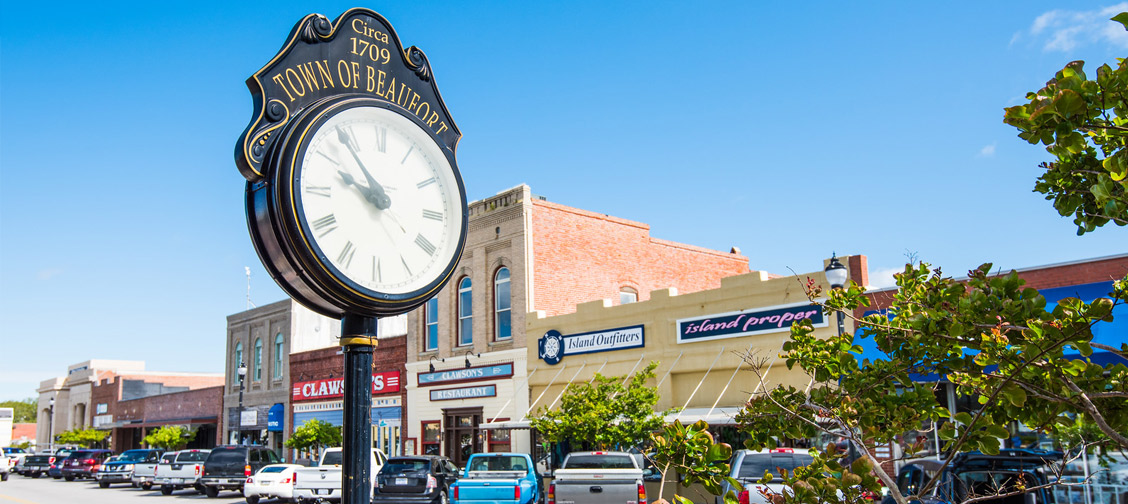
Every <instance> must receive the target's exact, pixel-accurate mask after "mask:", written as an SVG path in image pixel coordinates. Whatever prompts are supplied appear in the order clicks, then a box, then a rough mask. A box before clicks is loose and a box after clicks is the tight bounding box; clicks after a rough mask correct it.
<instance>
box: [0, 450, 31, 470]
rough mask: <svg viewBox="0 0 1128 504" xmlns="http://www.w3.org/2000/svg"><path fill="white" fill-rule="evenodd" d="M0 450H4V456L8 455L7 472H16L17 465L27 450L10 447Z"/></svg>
mask: <svg viewBox="0 0 1128 504" xmlns="http://www.w3.org/2000/svg"><path fill="white" fill-rule="evenodd" d="M2 450H3V451H4V456H5V457H8V472H10V473H18V472H19V469H17V467H18V466H20V465H21V462H23V459H24V457H27V455H28V453H27V450H24V449H23V448H12V447H6V448H2Z"/></svg>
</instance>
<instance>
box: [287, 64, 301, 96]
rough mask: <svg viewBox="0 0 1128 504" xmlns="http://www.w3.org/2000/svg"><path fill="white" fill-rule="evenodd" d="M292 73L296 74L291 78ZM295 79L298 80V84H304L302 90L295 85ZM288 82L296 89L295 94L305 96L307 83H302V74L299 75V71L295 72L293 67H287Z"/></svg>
mask: <svg viewBox="0 0 1128 504" xmlns="http://www.w3.org/2000/svg"><path fill="white" fill-rule="evenodd" d="M290 74H294V78H293V79H291V78H290ZM295 80H297V81H298V85H300V86H302V89H301V90H300V91H299V90H298V87H297V86H295V85H294V81H295ZM286 83H287V84H289V85H290V88H291V89H293V90H294V94H296V95H298V96H305V85H303V84H302V78H301V76H300V75H298V72H295V71H294V69H293V68H287V69H286Z"/></svg>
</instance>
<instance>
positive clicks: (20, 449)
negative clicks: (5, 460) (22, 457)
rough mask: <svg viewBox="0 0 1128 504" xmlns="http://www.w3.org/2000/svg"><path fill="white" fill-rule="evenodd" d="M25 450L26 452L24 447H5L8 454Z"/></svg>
mask: <svg viewBox="0 0 1128 504" xmlns="http://www.w3.org/2000/svg"><path fill="white" fill-rule="evenodd" d="M23 452H24V449H23V448H4V453H7V454H12V453H23Z"/></svg>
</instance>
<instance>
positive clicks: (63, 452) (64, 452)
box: [47, 447, 78, 479]
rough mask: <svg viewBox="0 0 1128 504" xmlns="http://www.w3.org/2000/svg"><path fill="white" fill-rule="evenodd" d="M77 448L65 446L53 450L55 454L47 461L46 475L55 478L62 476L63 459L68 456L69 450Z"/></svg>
mask: <svg viewBox="0 0 1128 504" xmlns="http://www.w3.org/2000/svg"><path fill="white" fill-rule="evenodd" d="M77 449H78V448H70V447H65V448H59V449H57V450H55V454H54V455H52V456H51V459H50V461H49V462H48V464H49V465H48V466H47V475H48V476H50V477H52V478H55V479H59V478H62V477H63V461H64V460H66V459H67V457H69V456H70V454H71V452H73V451H75V450H77Z"/></svg>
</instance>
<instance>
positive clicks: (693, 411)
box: [664, 406, 741, 426]
mask: <svg viewBox="0 0 1128 504" xmlns="http://www.w3.org/2000/svg"><path fill="white" fill-rule="evenodd" d="M740 410H741V407H739V406H728V407H723V408H712V411H710V409H709V408H686V409H684V410H682V411H680V412H678V413H668V414H666V417H665V419H664V421H665V422H666V423H674V420H677V421H679V422H681V423H682V425H689V424H693V423H696V422H697V421H698V420H704V421H706V422H708V423H709V425H711V426H713V425H736V420H735V419H734V417H736V414H737V413H739V412H740Z"/></svg>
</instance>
